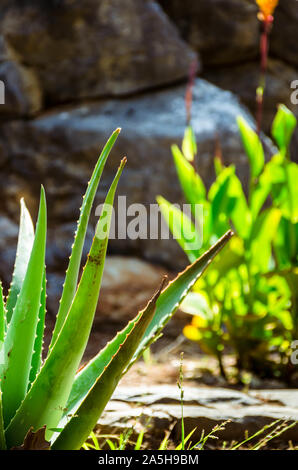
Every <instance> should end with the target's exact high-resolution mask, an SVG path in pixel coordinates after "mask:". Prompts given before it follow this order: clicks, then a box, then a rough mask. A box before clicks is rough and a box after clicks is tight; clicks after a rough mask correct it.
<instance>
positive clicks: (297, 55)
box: [159, 0, 298, 160]
mask: <svg viewBox="0 0 298 470" xmlns="http://www.w3.org/2000/svg"><path fill="white" fill-rule="evenodd" d="M159 3H160V4H161V5H162V7H163V8H164V10H165V11H166V12H167V13H168V15H169V17H170V18H171V19H172V21H173V22H174V23H175V24H176V25H177V27H178V29H179V31H180V34H181V36H182V37H183V38H184V39H185V40H186V41H187V42H188V43H189V44H190V45H191V46H192V47H193V48H194V49H195V50H196V51H197V52H198V53H199V54H200V56H201V58H202V67H203V76H204V77H205V78H206V79H207V80H210V81H211V82H212V83H214V84H216V85H217V86H220V87H222V88H224V89H226V90H230V91H232V92H234V93H236V94H237V95H238V96H239V97H240V98H241V99H243V102H244V103H245V104H246V105H247V106H248V107H249V109H250V111H251V112H252V113H253V114H254V115H255V108H256V104H255V102H256V99H255V93H256V88H257V86H258V83H259V73H260V60H259V48H260V46H259V41H260V31H261V23H260V21H259V20H258V19H257V11H258V8H257V5H256V2H255V0H242V1H241V2H240V1H239V0H201V1H199V2H194V1H192V0H185V1H184V2H181V1H180V0H172V1H171V2H168V1H167V0H159ZM297 29H298V2H296V1H292V0H282V1H280V2H279V5H278V7H277V9H276V11H275V19H274V24H273V27H272V31H271V35H270V47H269V54H270V57H271V60H270V61H269V68H268V73H267V83H266V91H265V101H264V106H265V110H264V120H263V129H264V131H265V132H267V133H269V132H270V128H271V124H272V119H273V116H274V114H275V111H276V107H277V105H278V104H279V103H284V104H286V105H287V106H289V107H290V109H292V111H293V112H294V113H295V114H296V116H298V106H297V104H296V103H294V102H293V101H291V95H292V92H293V88H291V82H293V81H294V80H297V77H298V70H297V68H298V46H297V39H296V38H297ZM277 59H278V60H277ZM297 142H298V129H297V130H296V132H295V136H294V142H293V146H292V155H293V157H294V158H295V160H298V150H297Z"/></svg>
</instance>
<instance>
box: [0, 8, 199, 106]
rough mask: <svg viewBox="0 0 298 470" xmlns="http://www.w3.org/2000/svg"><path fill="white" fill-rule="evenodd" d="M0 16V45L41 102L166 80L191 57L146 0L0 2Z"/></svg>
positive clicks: (181, 72) (181, 71)
mask: <svg viewBox="0 0 298 470" xmlns="http://www.w3.org/2000/svg"><path fill="white" fill-rule="evenodd" d="M0 18H1V20H0V29H1V33H2V49H4V52H5V51H6V55H7V50H9V54H8V55H9V56H13V58H14V59H15V61H16V62H17V63H19V64H26V67H28V68H30V69H31V73H32V74H33V75H35V77H36V80H38V82H39V83H40V84H41V86H42V91H43V93H44V99H45V104H47V105H49V104H51V105H52V104H54V103H59V102H65V101H67V102H69V101H77V100H79V99H82V98H94V97H99V96H109V95H123V94H128V93H135V92H138V91H140V90H144V89H147V88H151V87H156V86H160V85H165V84H169V83H173V82H175V81H177V80H181V79H183V78H185V77H186V76H187V73H188V68H189V65H190V63H191V61H192V60H194V58H195V54H194V52H193V51H192V50H191V49H190V47H189V46H187V44H186V43H184V41H183V40H182V39H181V38H180V37H179V34H178V33H177V31H176V29H175V27H174V26H173V25H172V24H171V23H170V21H169V20H168V18H167V16H166V15H165V14H164V13H163V11H162V10H161V8H160V7H159V5H158V4H157V3H155V2H154V1H152V0H145V1H142V2H139V1H138V0H126V1H125V2H119V1H118V0H101V1H100V2H98V0H84V1H81V0H75V1H69V0H60V1H58V2H57V1H55V0H50V1H47V2H37V1H36V0H29V1H26V2H19V1H12V2H9V4H8V2H1V7H0ZM2 55H3V54H2ZM4 55H5V54H4ZM19 72H20V74H21V75H22V77H21V80H25V79H26V74H25V70H24V69H22V70H20V71H19ZM26 73H27V72H26ZM15 80H16V81H17V80H18V78H15ZM34 80H35V79H34ZM34 80H32V83H33V82H34ZM12 86H14V85H12ZM29 96H30V94H29ZM21 101H22V99H21Z"/></svg>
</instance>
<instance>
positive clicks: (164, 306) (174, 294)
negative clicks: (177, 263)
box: [130, 230, 233, 365]
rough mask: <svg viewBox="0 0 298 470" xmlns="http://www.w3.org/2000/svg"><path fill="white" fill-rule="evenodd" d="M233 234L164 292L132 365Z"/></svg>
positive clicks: (228, 234)
mask: <svg viewBox="0 0 298 470" xmlns="http://www.w3.org/2000/svg"><path fill="white" fill-rule="evenodd" d="M232 235H233V232H232V231H231V230H229V231H228V232H227V233H225V234H224V235H223V236H222V237H221V238H220V239H219V240H218V241H217V242H216V243H215V244H214V245H213V246H212V247H211V248H210V249H209V250H208V251H206V252H205V253H204V254H203V255H202V256H201V257H200V258H199V259H197V260H196V261H195V262H194V263H192V264H191V265H190V266H188V267H187V268H186V269H185V271H183V272H182V273H180V274H179V275H178V276H177V277H176V278H175V279H174V280H173V281H171V282H170V283H169V285H168V286H167V287H166V288H165V289H164V290H163V291H162V293H161V295H160V296H159V298H158V300H157V302H156V314H155V316H154V318H153V320H152V321H151V323H150V325H149V326H148V328H147V330H146V332H145V334H144V336H143V338H142V340H141V342H140V344H139V346H138V348H137V350H136V352H135V354H134V357H133V359H132V361H131V363H130V365H131V364H133V362H135V361H136V360H137V359H138V358H139V357H140V356H141V355H142V353H143V351H144V350H145V349H146V348H147V347H148V346H149V345H150V344H151V343H152V341H153V340H154V339H155V338H157V337H158V336H159V335H160V333H161V331H162V329H163V327H164V326H165V325H166V324H167V322H168V321H169V320H170V319H171V317H172V316H173V314H174V312H175V311H176V310H177V308H178V307H179V305H180V303H181V302H182V301H183V300H184V298H185V297H186V295H187V294H188V293H189V291H190V290H191V289H192V287H193V286H194V284H195V283H196V282H197V280H198V279H199V278H200V277H201V276H202V274H203V273H204V272H205V270H206V269H207V267H208V266H209V264H210V263H211V262H212V260H213V259H214V257H215V256H216V255H217V254H218V253H219V252H220V251H221V250H222V248H223V247H224V246H225V245H226V243H227V242H228V241H229V240H230V238H231V237H232Z"/></svg>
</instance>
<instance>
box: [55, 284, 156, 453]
mask: <svg viewBox="0 0 298 470" xmlns="http://www.w3.org/2000/svg"><path fill="white" fill-rule="evenodd" d="M161 288H162V287H161ZM161 288H160V290H159V291H158V292H157V293H156V294H155V295H154V297H153V298H152V300H151V301H150V302H149V303H148V305H147V307H146V308H145V309H144V310H143V312H141V314H139V315H137V317H136V319H135V320H134V321H133V326H132V329H131V331H130V333H129V334H128V335H127V336H126V338H125V339H124V341H123V343H122V344H120V345H119V348H118V350H117V352H116V353H115V354H114V355H113V356H112V357H111V358H110V361H109V363H108V364H107V366H106V367H105V369H104V371H103V372H102V374H101V375H100V376H99V377H98V378H97V379H96V381H95V383H94V385H93V387H92V388H91V389H90V391H89V393H88V394H87V396H86V397H85V398H84V400H83V402H82V403H81V404H80V406H79V408H78V409H77V410H76V411H75V414H74V416H72V417H71V418H70V420H69V422H68V423H67V424H66V426H65V427H64V429H63V431H62V432H61V433H60V434H59V435H58V438H57V439H56V441H55V442H54V444H53V446H52V448H53V449H58V450H59V449H60V450H61V449H65V450H69V449H75V450H76V449H80V447H81V446H82V444H83V443H84V442H85V440H86V439H87V438H88V436H89V434H90V432H91V431H92V429H93V428H94V426H95V424H96V423H97V420H98V418H99V417H100V415H101V413H102V412H103V410H104V409H105V407H106V404H107V403H108V401H109V399H110V398H111V396H112V394H113V392H114V390H115V388H116V386H117V384H118V382H119V380H120V379H121V375H122V372H123V370H124V369H125V368H126V367H127V366H128V364H129V362H130V360H131V358H132V356H133V354H134V352H135V351H136V349H137V346H138V343H139V339H140V337H142V336H143V334H144V332H145V330H146V328H147V327H148V325H149V323H150V321H151V320H152V318H153V316H154V313H155V310H156V301H157V299H158V297H159V295H160V292H161Z"/></svg>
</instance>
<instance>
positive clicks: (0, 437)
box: [0, 387, 6, 450]
mask: <svg viewBox="0 0 298 470" xmlns="http://www.w3.org/2000/svg"><path fill="white" fill-rule="evenodd" d="M0 450H6V440H5V433H4V421H3V409H2V391H1V387H0Z"/></svg>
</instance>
